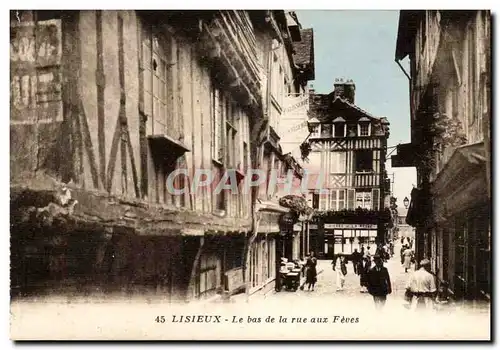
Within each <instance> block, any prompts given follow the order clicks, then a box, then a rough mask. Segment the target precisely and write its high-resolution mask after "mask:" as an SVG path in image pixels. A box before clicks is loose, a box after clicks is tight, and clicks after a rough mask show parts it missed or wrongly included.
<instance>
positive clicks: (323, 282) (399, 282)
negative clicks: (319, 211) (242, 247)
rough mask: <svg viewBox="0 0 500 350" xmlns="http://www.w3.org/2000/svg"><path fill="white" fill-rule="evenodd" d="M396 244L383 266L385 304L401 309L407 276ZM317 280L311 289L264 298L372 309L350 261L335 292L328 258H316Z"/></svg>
mask: <svg viewBox="0 0 500 350" xmlns="http://www.w3.org/2000/svg"><path fill="white" fill-rule="evenodd" d="M398 248H399V246H396V248H395V253H396V254H394V256H393V257H392V258H391V259H390V260H389V261H388V262H387V263H385V264H384V265H385V266H386V267H387V268H388V270H389V274H390V276H391V283H392V289H393V292H392V294H391V295H389V296H388V298H387V305H386V306H387V307H388V308H391V309H392V308H393V307H396V308H397V307H401V308H403V304H404V300H403V295H404V288H405V284H406V281H407V278H408V277H409V273H405V272H404V269H403V267H402V266H401V262H400V258H399V254H397V252H398ZM318 272H319V275H318V283H317V284H316V286H315V289H314V291H308V290H307V288H304V290H298V291H297V292H287V291H285V290H283V291H282V292H280V293H269V294H267V295H266V297H265V299H266V301H271V300H276V301H277V300H280V301H283V302H297V303H303V302H304V301H305V300H307V301H308V302H310V303H316V302H318V301H321V302H322V303H327V304H329V305H333V306H337V305H338V306H345V305H349V306H350V307H352V308H354V309H358V308H373V307H374V305H373V299H372V297H371V296H370V295H369V294H368V293H361V288H360V284H359V276H358V275H356V274H355V273H354V270H353V265H352V263H351V262H349V263H348V265H347V276H346V281H345V285H344V290H342V291H337V286H336V275H335V271H333V269H332V266H331V260H319V261H318Z"/></svg>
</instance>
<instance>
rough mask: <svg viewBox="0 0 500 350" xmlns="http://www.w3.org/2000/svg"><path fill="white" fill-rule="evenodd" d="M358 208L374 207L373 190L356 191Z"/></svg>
mask: <svg viewBox="0 0 500 350" xmlns="http://www.w3.org/2000/svg"><path fill="white" fill-rule="evenodd" d="M356 208H362V209H372V193H371V191H370V192H368V191H366V192H365V191H356Z"/></svg>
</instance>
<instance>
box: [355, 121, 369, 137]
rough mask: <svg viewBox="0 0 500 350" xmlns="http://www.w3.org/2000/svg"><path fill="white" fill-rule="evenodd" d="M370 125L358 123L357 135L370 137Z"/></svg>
mask: <svg viewBox="0 0 500 350" xmlns="http://www.w3.org/2000/svg"><path fill="white" fill-rule="evenodd" d="M370 129H371V127H370V123H366V122H363V123H359V124H358V135H359V136H370Z"/></svg>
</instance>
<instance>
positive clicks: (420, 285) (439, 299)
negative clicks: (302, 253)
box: [304, 240, 450, 309]
mask: <svg viewBox="0 0 500 350" xmlns="http://www.w3.org/2000/svg"><path fill="white" fill-rule="evenodd" d="M412 245H413V242H412V240H408V241H407V242H404V243H403V248H402V249H401V261H402V265H403V267H404V269H405V272H408V270H410V268H411V264H412V262H413V260H414V254H413V250H412V249H411V247H412ZM392 255H393V252H392V253H391V248H390V245H388V246H384V247H381V246H379V247H378V248H377V251H376V253H375V254H374V255H373V257H372V255H371V252H370V247H367V249H365V248H364V246H362V247H361V252H358V250H357V249H355V250H354V253H353V254H352V262H353V268H354V273H355V274H356V275H359V276H360V285H361V292H368V293H369V294H370V295H371V296H372V297H373V300H374V302H375V306H376V307H377V308H381V307H383V306H384V305H385V303H386V300H387V295H389V294H391V293H392V285H391V278H390V275H389V271H388V269H387V268H386V267H385V266H384V262H385V261H387V260H388V259H389V258H390V256H392ZM305 260H306V261H305V264H304V268H305V275H306V283H305V285H307V289H308V290H312V291H314V286H315V284H316V282H317V270H316V266H317V258H316V256H315V254H314V252H311V253H310V254H309V255H307V257H306V259H305ZM332 268H333V270H334V271H335V276H336V286H337V291H342V290H344V285H345V279H346V275H347V273H348V272H347V259H346V257H345V256H343V255H338V256H336V257H335V258H334V259H333V261H332ZM430 271H431V264H430V261H429V260H428V259H423V260H422V261H420V264H419V269H417V270H416V271H414V272H413V273H412V274H411V275H410V276H409V279H408V282H407V284H406V288H405V295H404V297H405V300H406V302H407V307H408V308H411V309H421V308H422V307H424V308H429V307H432V308H438V309H443V308H446V306H447V305H449V304H450V296H449V294H448V285H447V283H446V282H443V283H441V284H440V285H439V288H436V282H435V277H434V275H432V274H431V272H430Z"/></svg>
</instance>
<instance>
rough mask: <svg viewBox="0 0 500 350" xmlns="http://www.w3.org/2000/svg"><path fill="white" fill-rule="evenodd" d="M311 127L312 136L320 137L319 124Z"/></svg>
mask: <svg viewBox="0 0 500 350" xmlns="http://www.w3.org/2000/svg"><path fill="white" fill-rule="evenodd" d="M311 129H312V131H311V137H320V133H319V130H320V129H319V125H312V127H311Z"/></svg>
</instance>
